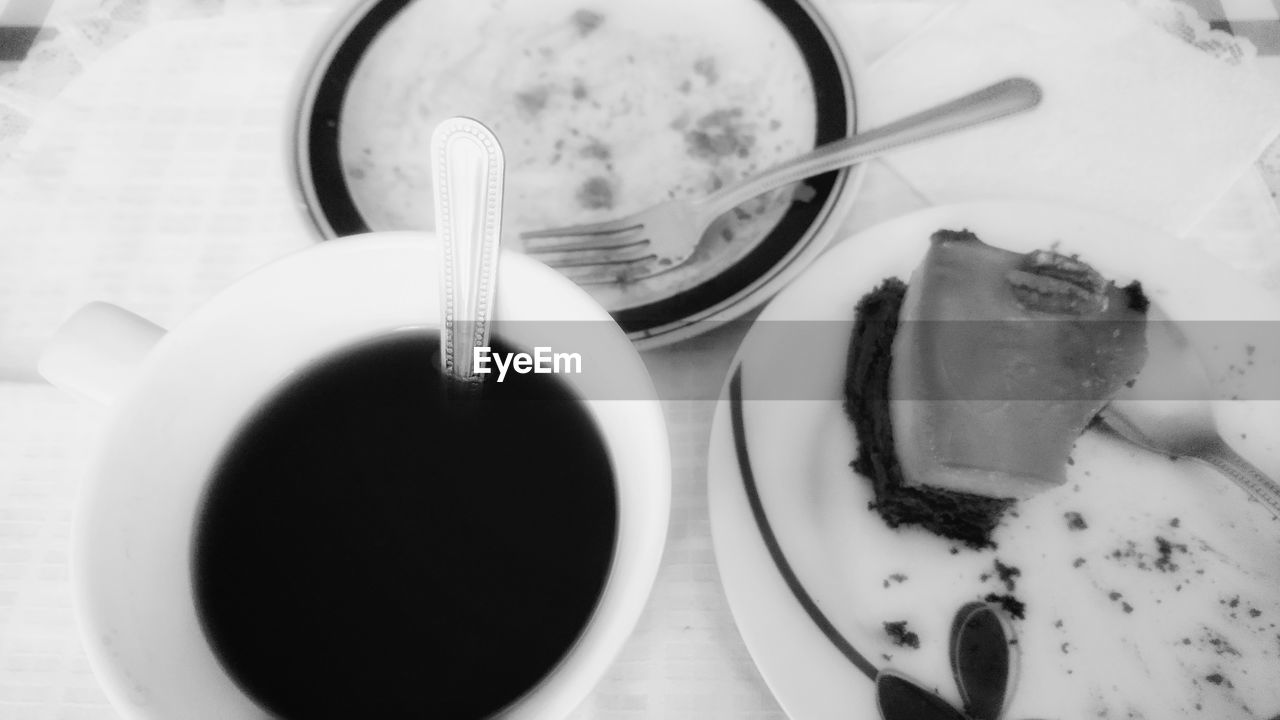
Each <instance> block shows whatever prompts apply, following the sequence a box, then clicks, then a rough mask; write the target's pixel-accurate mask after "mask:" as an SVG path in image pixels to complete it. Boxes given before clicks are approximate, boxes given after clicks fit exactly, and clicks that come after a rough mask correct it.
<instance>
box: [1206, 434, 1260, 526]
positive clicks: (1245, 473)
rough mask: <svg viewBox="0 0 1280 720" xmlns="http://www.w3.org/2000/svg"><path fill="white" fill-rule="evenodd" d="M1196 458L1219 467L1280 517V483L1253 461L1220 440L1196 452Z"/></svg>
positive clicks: (1224, 473)
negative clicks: (1268, 475)
mask: <svg viewBox="0 0 1280 720" xmlns="http://www.w3.org/2000/svg"><path fill="white" fill-rule="evenodd" d="M1195 457H1196V459H1198V460H1200V461H1202V462H1205V463H1208V464H1209V465H1212V466H1213V467H1215V468H1217V469H1218V470H1219V471H1221V472H1222V474H1223V475H1226V476H1227V477H1228V478H1230V479H1231V480H1233V481H1234V482H1235V483H1236V484H1237V485H1239V486H1240V487H1242V488H1244V489H1245V490H1246V491H1248V493H1249V494H1250V495H1252V496H1253V497H1254V499H1255V500H1257V501H1258V502H1260V503H1262V504H1263V505H1266V506H1267V509H1268V510H1270V511H1271V514H1272V515H1275V516H1276V517H1278V518H1280V485H1277V484H1276V482H1275V481H1274V480H1272V479H1271V478H1269V477H1267V475H1266V473H1264V472H1262V471H1261V470H1259V469H1258V468H1257V467H1256V466H1255V465H1254V464H1253V463H1251V462H1249V461H1248V460H1246V459H1244V458H1243V457H1241V455H1240V453H1238V452H1236V451H1235V450H1234V449H1232V448H1231V446H1230V445H1228V444H1227V443H1226V441H1225V440H1218V441H1216V442H1212V443H1209V444H1208V445H1206V446H1205V447H1204V448H1203V449H1201V450H1200V451H1199V452H1197V453H1196V454H1195Z"/></svg>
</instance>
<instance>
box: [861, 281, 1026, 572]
mask: <svg viewBox="0 0 1280 720" xmlns="http://www.w3.org/2000/svg"><path fill="white" fill-rule="evenodd" d="M906 293H907V286H906V283H904V282H902V281H901V280H898V279H897V278H889V279H887V280H885V281H884V282H883V283H881V284H880V286H879V287H878V288H876V289H875V290H873V291H871V292H870V293H868V294H867V295H866V296H865V297H863V298H862V300H861V302H859V303H858V307H857V309H856V311H855V312H856V315H857V320H856V322H855V323H854V329H853V336H852V338H851V339H850V342H849V354H848V364H847V367H846V370H845V382H844V409H845V414H846V415H847V416H848V418H849V420H850V421H852V423H853V426H854V429H855V430H856V432H857V434H858V456H857V458H856V459H855V460H854V461H853V469H854V470H855V471H857V472H858V473H859V474H860V475H862V476H864V477H866V478H869V479H870V480H871V483H872V486H873V488H874V490H875V495H876V499H875V501H874V502H873V503H872V504H871V508H872V509H873V510H875V511H876V512H878V513H879V514H880V516H881V517H883V518H884V520H885V522H886V523H888V524H889V526H890V527H898V526H900V525H920V526H922V527H924V528H925V529H926V530H929V531H931V532H933V533H935V534H937V535H941V536H943V537H946V538H951V539H954V540H959V541H960V542H963V543H964V544H966V545H968V546H970V547H973V548H982V547H986V546H990V545H994V543H992V542H991V533H992V531H993V530H995V527H996V525H997V524H998V523H999V522H1000V517H1001V516H1002V515H1003V514H1004V512H1005V510H1007V509H1008V508H1009V507H1010V506H1011V505H1013V501H1012V500H1006V499H998V498H989V497H982V496H980V495H972V494H968V493H959V492H953V491H950V490H941V489H934V488H930V487H927V486H918V487H910V486H908V485H907V484H906V482H905V481H904V479H903V476H902V466H901V465H900V464H899V463H898V456H897V453H896V452H895V451H894V441H893V423H892V422H891V421H890V418H889V368H890V364H891V362H892V352H891V351H892V348H893V338H894V334H895V333H896V332H897V329H898V314H899V311H900V309H901V307H902V301H903V298H905V297H906Z"/></svg>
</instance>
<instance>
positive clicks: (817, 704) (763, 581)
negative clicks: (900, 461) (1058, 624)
mask: <svg viewBox="0 0 1280 720" xmlns="http://www.w3.org/2000/svg"><path fill="white" fill-rule="evenodd" d="M1010 208H1012V209H1014V210H1015V211H1017V212H1024V213H1025V212H1028V211H1039V212H1041V213H1043V214H1044V215H1045V216H1049V217H1060V218H1077V219H1082V220H1087V221H1089V222H1102V223H1106V224H1109V225H1115V226H1119V227H1129V228H1133V229H1141V230H1145V231H1146V233H1147V234H1148V235H1154V234H1160V235H1164V236H1167V237H1168V239H1169V240H1170V241H1174V242H1177V243H1179V244H1178V245H1177V247H1178V250H1179V254H1180V255H1191V256H1192V257H1198V258H1201V259H1203V260H1205V261H1207V262H1209V263H1211V264H1212V265H1214V266H1216V268H1217V269H1218V270H1219V271H1220V272H1226V273H1230V274H1232V275H1240V274H1239V272H1238V271H1236V270H1234V269H1232V268H1230V267H1229V266H1228V265H1226V263H1224V262H1222V261H1221V260H1219V259H1218V258H1215V257H1213V256H1211V255H1210V254H1209V253H1207V252H1206V251H1204V250H1203V249H1201V248H1199V247H1196V246H1194V245H1193V244H1191V243H1190V242H1189V241H1187V240H1185V239H1183V238H1177V237H1175V236H1174V235H1173V234H1172V233H1169V232H1167V231H1163V230H1161V229H1159V228H1155V227H1152V226H1150V225H1145V224H1142V223H1140V222H1138V221H1135V220H1133V219H1130V218H1126V217H1122V216H1118V215H1116V214H1114V213H1106V212H1101V211H1097V210H1092V209H1087V208H1080V207H1076V206H1070V205H1063V204H1056V203H1044V202H1024V201H1001V200H984V201H970V202H962V203H952V204H945V205H935V206H930V207H926V208H922V209H919V210H915V211H911V212H908V213H904V214H901V215H897V216H894V217H891V218H888V219H886V220H884V221H882V222H880V223H877V224H875V225H873V226H870V227H868V228H865V229H862V230H859V231H858V232H855V233H852V234H850V235H849V236H847V237H846V238H844V239H842V240H841V241H840V242H838V243H836V244H835V245H834V246H833V247H832V248H831V250H830V253H832V254H833V257H836V258H838V257H839V256H838V255H835V253H837V252H838V248H839V247H840V246H842V245H844V244H846V243H850V242H852V243H857V242H858V240H859V238H860V237H862V236H867V235H871V234H873V233H876V232H884V231H885V230H884V229H885V228H886V227H891V226H893V225H895V224H902V225H904V226H905V225H909V224H911V223H923V222H924V221H925V220H927V219H928V218H930V217H937V218H939V221H944V222H945V219H946V218H948V217H950V216H952V215H954V214H964V213H982V212H991V211H996V210H1007V209H1010ZM935 224H936V223H935ZM848 252H851V251H845V254H848ZM824 262H832V259H831V258H828V257H827V256H824V257H823V258H820V259H819V260H818V262H815V263H813V265H812V266H811V267H810V268H809V271H810V272H813V273H817V272H818V271H819V268H820V267H822V266H823V263H824ZM1240 277H1241V280H1242V282H1244V283H1248V281H1247V279H1245V278H1244V277H1243V276H1240ZM804 283H805V276H803V275H802V276H801V277H800V278H798V279H797V281H796V282H794V283H792V284H791V285H789V286H788V287H787V289H785V290H784V291H782V292H781V293H779V294H778V295H777V296H775V297H774V298H772V299H771V300H770V302H769V303H768V304H767V305H766V306H765V307H764V308H763V310H762V311H761V313H760V314H759V315H758V316H757V318H756V320H766V321H767V320H770V319H771V318H770V309H771V308H774V307H776V306H777V304H778V303H779V302H786V299H787V296H788V294H790V293H799V292H802V291H803V289H804ZM1254 285H1256V284H1254ZM1256 289H1257V290H1258V291H1259V292H1263V291H1264V290H1265V289H1263V288H1261V287H1260V286H1259V287H1257V288H1256ZM1271 306H1272V309H1273V310H1280V299H1273V300H1272V302H1271ZM847 311H848V312H849V314H850V321H852V306H850V307H849V308H847ZM753 329H754V321H753V327H752V328H749V329H748V330H747V332H746V334H745V335H744V337H743V339H742V341H741V343H740V344H739V346H738V349H737V350H736V351H735V353H734V356H733V359H732V361H731V362H730V364H729V372H728V374H727V376H726V378H725V381H724V383H723V385H722V387H721V392H720V394H719V396H718V400H717V407H716V412H715V414H714V416H713V418H712V426H711V430H710V442H709V447H708V457H707V495H708V498H707V502H708V514H709V516H710V518H709V519H710V529H711V538H712V547H713V550H714V553H715V557H716V566H717V569H718V571H719V573H720V579H721V583H722V586H723V587H724V592H725V597H726V601H727V604H728V607H729V609H730V613H731V615H732V617H733V619H734V624H735V627H736V628H737V629H738V631H739V634H740V636H741V637H742V639H743V642H744V645H745V646H746V648H747V651H748V655H749V657H750V658H751V660H752V663H753V664H754V666H755V668H756V669H757V671H758V672H759V674H760V677H761V678H762V679H763V681H764V683H765V685H766V686H767V687H768V688H769V691H770V693H771V694H772V696H773V697H774V699H775V700H776V701H777V702H778V704H779V705H780V706H781V707H782V708H783V710H784V711H785V712H786V713H787V714H788V716H789V717H793V718H795V720H811V719H817V718H828V717H830V718H837V717H843V718H847V717H849V716H850V713H853V716H854V717H860V716H862V715H863V714H865V715H866V717H868V718H870V717H873V716H874V715H875V710H874V708H875V707H876V705H875V703H874V683H873V682H864V681H861V680H859V681H858V682H859V683H860V684H861V687H860V689H859V690H856V691H854V693H853V695H851V696H850V698H852V699H851V700H850V702H854V703H857V704H855V705H850V706H844V705H842V706H841V707H840V708H838V709H833V708H831V707H829V706H824V705H823V704H822V701H821V700H819V699H816V696H817V695H818V693H811V692H805V690H804V689H805V688H807V687H809V686H812V685H814V683H813V680H812V678H811V677H801V676H802V675H804V676H812V675H817V674H818V673H819V672H820V671H827V673H828V674H830V671H831V668H824V667H822V666H821V665H819V664H818V663H816V662H804V663H798V662H795V661H794V659H793V660H792V662H790V663H788V662H783V661H780V660H774V661H770V660H768V659H766V660H765V661H763V662H762V659H761V658H769V657H770V653H771V651H773V650H774V649H775V648H772V647H768V646H766V643H768V642H770V641H769V640H766V639H765V637H766V636H768V635H770V634H772V635H774V636H776V635H778V631H777V629H776V628H767V629H765V628H761V627H760V625H762V624H763V623H761V622H760V616H761V615H767V616H768V617H769V618H770V620H771V622H770V623H769V624H771V625H785V626H786V627H787V629H788V632H789V633H791V634H793V635H796V636H797V637H798V638H799V639H798V640H796V642H799V643H800V644H805V643H809V644H812V643H817V645H818V648H817V651H816V652H815V651H814V648H813V647H806V648H805V652H806V653H807V655H814V656H816V655H822V656H823V657H825V658H834V657H838V658H839V659H836V660H834V662H837V663H841V662H842V663H844V664H845V670H846V673H845V674H847V675H848V676H849V677H853V678H860V677H868V678H871V679H872V680H874V676H873V675H871V673H870V672H869V671H868V670H867V669H865V668H863V667H859V666H858V665H859V664H858V662H857V661H856V660H854V659H853V658H850V657H849V656H848V653H847V652H845V651H844V650H840V651H839V652H838V653H835V654H834V655H833V652H832V650H833V648H835V649H839V648H838V646H839V644H840V642H839V641H838V640H836V639H833V638H832V637H831V635H830V634H828V633H827V632H826V631H825V630H824V628H823V627H822V625H823V623H824V622H825V623H826V624H828V625H830V621H829V620H826V618H825V616H822V619H821V620H815V619H814V617H813V614H812V611H811V609H810V607H809V605H813V607H814V608H817V604H816V602H815V601H814V600H813V599H812V598H805V597H802V595H801V594H800V593H797V592H796V587H795V586H793V584H792V583H791V581H790V580H789V579H788V575H791V576H794V571H793V570H791V569H790V568H789V567H786V568H783V567H780V565H779V562H778V559H777V557H775V556H774V554H773V553H774V550H773V549H772V548H770V547H769V546H770V544H771V541H770V540H769V539H768V538H763V537H762V535H772V534H774V530H773V529H772V527H771V523H770V522H769V520H768V518H767V516H763V523H764V525H765V527H764V528H763V529H762V528H761V525H760V523H761V522H762V520H761V517H758V516H756V515H754V512H753V508H752V504H753V502H759V503H760V504H761V505H762V507H767V502H766V501H765V500H763V499H760V500H757V501H753V500H752V499H751V498H750V494H751V492H752V489H751V488H750V487H749V485H751V484H752V481H751V480H749V479H748V478H744V477H743V473H742V470H743V469H746V470H747V472H751V470H750V465H749V464H748V465H746V466H745V468H744V465H743V462H749V457H748V458H746V459H745V460H744V457H741V456H740V455H739V453H740V452H742V453H745V452H746V450H745V449H746V448H749V440H748V439H747V438H745V437H743V438H742V439H741V441H740V442H741V444H742V446H743V449H742V450H740V449H739V448H738V443H739V437H738V434H739V432H743V431H742V430H741V429H739V428H735V427H734V424H735V422H736V421H735V418H734V417H733V412H734V407H733V406H734V403H735V399H734V389H733V384H734V383H735V382H740V378H741V374H742V370H743V367H744V365H745V364H746V362H747V360H748V355H751V354H752V351H753V348H752V342H751V340H752V334H753ZM739 400H740V398H739ZM833 400H839V399H838V398H834V399H833ZM744 422H745V421H744ZM743 506H746V507H748V508H749V510H748V512H749V513H752V514H748V515H746V516H743V515H742V507H743ZM734 513H736V514H734ZM744 540H745V542H746V545H747V546H749V547H750V548H751V549H750V551H749V552H742V551H739V550H737V549H736V548H735V549H734V550H730V549H729V546H731V545H737V546H739V547H741V545H742V543H743V542H744ZM772 542H774V543H777V542H778V541H776V539H775V540H773V541H772ZM778 544H779V545H780V543H778ZM762 548H763V553H764V554H761V553H762ZM777 552H778V553H779V554H781V556H782V563H784V564H785V565H787V566H789V565H790V563H789V561H787V560H786V556H785V551H783V550H782V549H781V548H780V547H779V549H778V550H777ZM744 555H750V556H751V557H749V558H747V559H745V560H744V559H742V556H744ZM729 558H732V559H729ZM726 560H728V561H727V562H726ZM748 565H754V566H755V567H753V568H748V567H747V566H748ZM796 584H797V585H799V586H800V591H801V593H802V594H803V595H808V592H807V590H804V588H803V585H802V584H801V583H800V582H799V581H797V583H796ZM747 586H750V592H747V591H746V590H747ZM757 605H759V606H764V605H768V606H767V607H765V608H764V609H759V608H754V607H751V606H757ZM817 612H818V614H819V615H820V616H821V614H822V613H821V609H820V608H817ZM797 621H798V622H799V623H800V624H799V625H797V624H796V623H797ZM834 634H835V635H836V636H837V637H838V638H839V639H840V640H842V641H844V642H845V643H847V644H849V646H850V648H851V649H852V650H853V651H854V653H855V654H856V655H858V656H862V653H861V652H858V651H857V649H856V647H853V645H852V643H849V642H848V639H847V638H844V637H843V636H842V635H840V633H839V631H834ZM791 640H792V638H788V641H791ZM773 642H778V641H773ZM796 642H792V645H795V644H796ZM775 654H776V653H775ZM863 657H864V656H863ZM864 660H865V657H864ZM830 661H831V660H828V662H830ZM868 662H869V663H870V664H872V665H874V663H873V662H870V661H868ZM800 666H803V673H798V672H795V671H794V670H792V671H791V672H788V670H789V669H790V668H793V667H800ZM822 687H829V685H823V686H822ZM827 697H828V698H829V697H830V694H828V695H827ZM862 708H865V711H863V710H861V709H862ZM837 710H838V711H837ZM1274 720H1280V718H1277V719H1274Z"/></svg>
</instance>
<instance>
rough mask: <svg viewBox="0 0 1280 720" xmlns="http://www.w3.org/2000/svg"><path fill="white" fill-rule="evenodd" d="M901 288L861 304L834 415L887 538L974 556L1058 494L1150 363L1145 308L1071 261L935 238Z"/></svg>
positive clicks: (949, 234) (1132, 289) (891, 285)
mask: <svg viewBox="0 0 1280 720" xmlns="http://www.w3.org/2000/svg"><path fill="white" fill-rule="evenodd" d="M931 240H932V244H931V247H930V250H929V253H928V254H927V255H926V257H925V260H924V262H923V263H921V265H920V267H919V268H918V269H917V270H916V272H915V273H914V275H913V276H912V279H911V286H910V287H908V286H907V285H906V284H904V283H903V282H902V281H901V280H899V279H896V278H890V279H888V280H885V281H884V282H883V283H882V284H881V285H880V286H879V287H878V288H876V289H875V290H873V291H872V292H871V293H869V294H867V295H866V296H865V297H863V298H862V300H861V301H860V302H859V303H858V305H857V307H856V309H855V313H856V322H855V327H854V332H853V336H852V338H851V341H850V348H849V355H848V365H847V369H846V374H845V388H844V390H845V396H844V399H845V411H846V413H847V415H848V417H849V419H850V420H851V421H852V423H853V425H854V429H855V431H856V432H857V436H858V445H859V450H858V457H857V459H856V460H855V461H854V463H853V467H854V469H855V470H856V471H857V472H858V473H860V474H862V475H863V476H865V477H867V478H869V479H870V480H871V482H872V484H873V487H874V490H875V495H876V499H875V501H874V502H873V504H872V507H873V508H874V509H875V510H876V511H877V512H878V513H879V514H880V515H881V516H882V517H883V518H884V520H885V521H886V522H887V523H888V524H889V525H890V526H893V527H897V526H899V525H903V524H915V525H920V526H922V527H924V528H925V529H927V530H930V531H932V532H934V533H936V534H938V535H941V536H943V537H947V538H952V539H955V540H958V541H961V542H963V543H965V544H967V545H969V546H971V547H984V546H988V545H991V544H992V540H991V536H992V532H993V531H994V529H995V528H996V526H997V525H998V524H999V522H1000V518H1001V516H1002V515H1003V513H1004V512H1005V511H1006V510H1008V509H1009V508H1010V507H1011V506H1012V504H1013V503H1014V502H1015V501H1016V499H1017V498H1020V497H1026V496H1028V495H1030V494H1032V493H1034V492H1038V491H1041V490H1045V489H1049V488H1053V487H1056V486H1058V485H1060V484H1062V483H1063V482H1064V481H1065V472H1064V471H1065V466H1066V464H1067V456H1068V453H1069V452H1070V449H1071V445H1072V443H1073V442H1074V441H1075V439H1076V438H1077V437H1078V436H1079V435H1080V433H1081V432H1082V431H1083V430H1084V428H1085V427H1086V425H1087V424H1088V422H1089V421H1090V419H1092V417H1093V416H1094V415H1096V414H1097V412H1098V410H1100V409H1101V407H1102V406H1103V405H1104V404H1105V403H1106V401H1107V400H1108V399H1109V398H1110V397H1111V396H1112V395H1113V394H1114V393H1115V392H1116V391H1118V390H1119V389H1120V388H1121V387H1122V386H1123V384H1124V383H1126V382H1129V381H1131V380H1132V379H1133V378H1134V377H1135V376H1136V375H1137V373H1138V371H1139V370H1140V369H1141V367H1142V364H1143V362H1144V361H1145V357H1146V351H1145V342H1144V328H1145V324H1144V317H1145V311H1146V299H1145V297H1144V296H1143V295H1142V290H1141V287H1140V286H1139V285H1138V284H1137V283H1133V284H1130V285H1129V286H1127V287H1123V288H1119V287H1116V286H1115V285H1114V284H1113V283H1111V282H1109V281H1107V280H1105V279H1104V278H1103V277H1102V276H1101V275H1099V274H1098V273H1097V272H1096V271H1095V270H1093V268H1091V267H1090V266H1088V265H1087V264H1085V263H1083V262H1081V261H1080V260H1078V259H1076V258H1071V257H1067V256H1064V255H1060V254H1058V253H1055V252H1050V251H1038V252H1033V253H1027V254H1019V253H1014V252H1010V251H1007V250H1002V249H1000V248H995V247H992V246H990V245H987V244H985V243H983V242H982V241H981V240H979V239H978V238H977V237H976V236H975V235H973V234H972V233H969V232H967V231H960V232H953V231H947V230H941V231H938V232H937V233H935V234H934V235H933V237H932V238H931Z"/></svg>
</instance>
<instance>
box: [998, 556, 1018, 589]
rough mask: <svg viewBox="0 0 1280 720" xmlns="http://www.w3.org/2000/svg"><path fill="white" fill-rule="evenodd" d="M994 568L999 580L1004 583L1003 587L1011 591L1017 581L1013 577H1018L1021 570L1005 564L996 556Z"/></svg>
mask: <svg viewBox="0 0 1280 720" xmlns="http://www.w3.org/2000/svg"><path fill="white" fill-rule="evenodd" d="M995 568H996V575H997V576H998V577H999V578H1000V582H1002V583H1004V586H1005V589H1007V590H1008V591H1009V592H1013V591H1014V587H1015V585H1016V584H1017V581H1015V580H1014V578H1016V577H1018V576H1019V575H1022V571H1021V570H1019V569H1018V568H1016V567H1012V566H1010V565H1005V564H1004V563H1002V562H1000V559H999V558H996V561H995Z"/></svg>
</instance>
